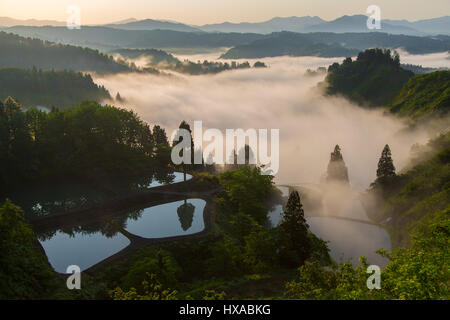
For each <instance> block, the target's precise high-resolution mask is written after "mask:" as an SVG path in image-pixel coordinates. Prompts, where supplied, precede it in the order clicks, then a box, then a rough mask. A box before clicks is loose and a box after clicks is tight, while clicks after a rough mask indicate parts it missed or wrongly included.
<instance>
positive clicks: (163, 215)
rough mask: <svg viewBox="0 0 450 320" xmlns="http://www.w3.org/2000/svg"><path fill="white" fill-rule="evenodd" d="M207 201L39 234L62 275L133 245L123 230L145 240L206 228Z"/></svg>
mask: <svg viewBox="0 0 450 320" xmlns="http://www.w3.org/2000/svg"><path fill="white" fill-rule="evenodd" d="M205 205H206V201H204V200H201V199H187V200H185V201H184V200H183V201H176V202H170V203H166V204H162V205H158V206H153V207H149V208H145V209H141V210H133V211H130V212H128V213H126V214H123V215H120V216H118V217H116V218H115V219H114V221H113V222H112V221H105V222H104V223H97V224H92V223H88V224H85V225H79V226H76V227H68V228H65V227H64V226H61V227H60V229H58V230H47V231H46V232H43V233H42V234H38V238H39V241H40V243H41V244H42V247H43V248H44V250H45V253H46V254H47V257H48V259H49V262H50V264H51V265H52V266H53V268H54V269H55V270H56V271H57V272H59V273H65V272H66V270H67V267H68V266H70V265H77V266H79V267H80V269H81V270H82V271H83V270H86V269H87V268H89V267H91V266H93V265H95V264H97V263H99V262H101V261H102V260H104V259H106V258H108V257H110V256H111V255H113V254H115V253H117V252H119V251H120V250H122V249H124V248H125V247H126V246H128V245H129V244H130V240H129V239H128V238H127V237H125V236H124V235H123V234H122V232H121V230H126V231H128V232H129V233H132V234H134V235H137V236H141V237H144V238H166V237H173V236H180V235H189V234H194V233H197V232H200V231H202V230H203V229H204V228H205V224H204V220H203V211H204V209H205Z"/></svg>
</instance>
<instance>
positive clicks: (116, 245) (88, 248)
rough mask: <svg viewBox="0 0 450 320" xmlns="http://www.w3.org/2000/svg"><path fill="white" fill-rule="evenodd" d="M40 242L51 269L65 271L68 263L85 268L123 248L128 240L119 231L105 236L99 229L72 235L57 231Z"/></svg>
mask: <svg viewBox="0 0 450 320" xmlns="http://www.w3.org/2000/svg"><path fill="white" fill-rule="evenodd" d="M40 242H41V244H42V247H43V248H44V250H45V253H46V254H47V258H48V260H49V262H50V264H51V265H52V267H53V269H55V271H57V272H59V273H66V270H67V267H68V266H70V265H77V266H79V267H80V269H81V270H82V271H83V270H86V269H87V268H89V267H91V266H93V265H94V264H96V263H98V262H100V261H102V260H104V259H106V258H108V257H109V256H112V255H113V254H115V253H117V252H119V251H120V250H122V249H123V248H125V247H126V246H127V245H128V244H129V243H130V240H128V238H127V237H125V236H124V235H122V234H121V233H116V234H115V235H114V236H112V237H107V236H105V235H103V234H102V233H101V232H100V231H99V232H95V233H91V234H88V233H75V234H73V235H69V234H66V233H63V232H61V231H57V232H56V233H55V235H54V236H53V237H52V238H50V239H47V240H44V241H40Z"/></svg>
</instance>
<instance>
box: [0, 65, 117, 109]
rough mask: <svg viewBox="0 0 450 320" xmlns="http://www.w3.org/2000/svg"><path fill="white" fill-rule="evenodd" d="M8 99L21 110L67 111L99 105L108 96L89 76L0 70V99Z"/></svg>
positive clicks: (68, 73) (13, 69) (14, 69)
mask: <svg viewBox="0 0 450 320" xmlns="http://www.w3.org/2000/svg"><path fill="white" fill-rule="evenodd" d="M8 96H11V97H13V98H14V99H15V100H17V101H19V102H20V103H21V104H22V105H23V106H24V107H35V106H45V107H47V108H49V109H50V108H51V107H52V106H57V107H59V108H67V107H71V106H73V105H76V104H79V103H81V102H82V101H85V100H91V101H98V102H102V101H103V100H105V99H110V98H111V96H110V94H109V92H108V91H107V90H106V89H105V88H104V87H103V86H101V87H100V86H98V85H97V84H95V83H94V81H93V80H92V77H91V76H90V75H89V74H83V73H80V72H74V71H53V70H52V71H42V70H41V69H39V70H38V69H36V68H32V69H31V70H25V69H19V68H1V67H0V99H1V100H5V99H6V98H7V97H8Z"/></svg>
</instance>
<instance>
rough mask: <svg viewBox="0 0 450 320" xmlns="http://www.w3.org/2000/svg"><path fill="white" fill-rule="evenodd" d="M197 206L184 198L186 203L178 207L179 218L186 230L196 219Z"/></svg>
mask: <svg viewBox="0 0 450 320" xmlns="http://www.w3.org/2000/svg"><path fill="white" fill-rule="evenodd" d="M194 212H195V206H194V205H193V204H192V203H187V202H186V200H184V204H182V205H181V206H179V207H178V209H177V213H178V219H179V220H180V224H181V228H182V229H183V231H186V230H187V229H189V228H190V227H191V226H192V221H193V220H194Z"/></svg>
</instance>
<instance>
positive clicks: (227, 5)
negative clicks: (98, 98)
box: [0, 0, 450, 25]
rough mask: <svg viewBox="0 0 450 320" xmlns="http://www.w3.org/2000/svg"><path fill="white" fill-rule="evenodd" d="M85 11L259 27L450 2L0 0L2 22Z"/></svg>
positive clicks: (433, 9)
mask: <svg viewBox="0 0 450 320" xmlns="http://www.w3.org/2000/svg"><path fill="white" fill-rule="evenodd" d="M70 5H77V6H79V7H80V8H81V23H82V24H104V23H109V22H114V21H118V20H123V19H127V18H132V17H133V18H136V19H147V18H148V19H160V20H161V19H162V20H173V21H179V22H183V23H187V24H196V25H202V24H208V23H220V22H224V21H229V22H243V21H246V22H260V21H265V20H269V19H271V18H273V17H275V16H279V17H289V16H308V15H309V16H320V17H321V18H323V19H325V20H332V19H335V18H337V17H340V16H342V15H345V14H347V15H353V14H366V9H367V7H368V6H369V5H378V6H379V7H380V8H381V15H382V17H381V18H382V19H406V20H410V21H415V20H420V19H427V18H435V17H441V16H444V15H450V1H449V0H433V1H429V2H425V1H423V0H369V1H366V0H227V1H215V0H95V1H93V0H0V17H12V18H16V19H31V18H34V19H40V20H58V21H66V20H67V18H68V16H69V14H68V13H67V8H68V7H69V6H70Z"/></svg>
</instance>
